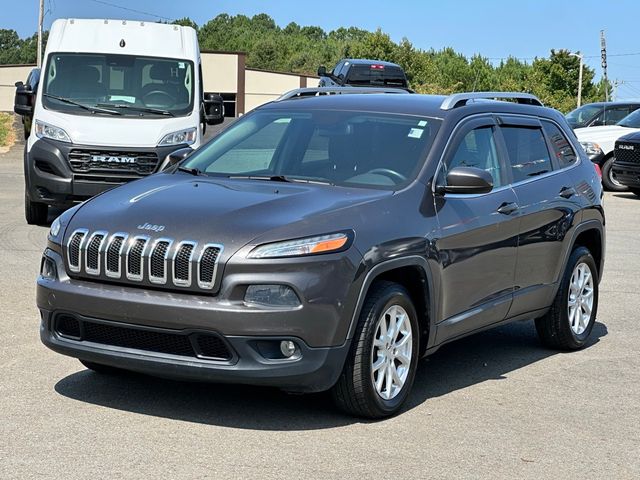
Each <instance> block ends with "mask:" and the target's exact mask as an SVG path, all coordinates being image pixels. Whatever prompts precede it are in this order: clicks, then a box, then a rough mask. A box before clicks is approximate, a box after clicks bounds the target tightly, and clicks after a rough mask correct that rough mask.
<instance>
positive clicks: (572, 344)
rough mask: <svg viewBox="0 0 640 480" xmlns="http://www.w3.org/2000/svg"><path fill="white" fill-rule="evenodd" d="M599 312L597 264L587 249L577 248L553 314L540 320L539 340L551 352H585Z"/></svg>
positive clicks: (551, 309)
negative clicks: (580, 349) (556, 349)
mask: <svg viewBox="0 0 640 480" xmlns="http://www.w3.org/2000/svg"><path fill="white" fill-rule="evenodd" d="M597 310H598V270H597V268H596V263H595V261H594V259H593V256H592V255H591V253H590V252H589V250H588V249H587V248H585V247H577V248H576V249H575V250H574V251H573V252H572V253H571V257H569V263H568V264H567V269H566V271H565V273H564V275H563V277H562V281H561V283H560V286H559V288H558V293H557V294H556V298H555V300H554V301H553V304H552V306H551V308H550V309H549V312H548V313H547V314H546V315H545V316H543V317H541V318H538V319H537V320H536V330H537V331H538V336H539V337H540V339H541V340H542V342H543V343H544V344H545V345H547V346H549V347H551V348H558V349H562V350H576V349H578V348H582V347H583V346H584V345H585V344H586V342H587V339H588V338H589V335H590V334H591V330H593V325H594V323H595V320H596V313H597Z"/></svg>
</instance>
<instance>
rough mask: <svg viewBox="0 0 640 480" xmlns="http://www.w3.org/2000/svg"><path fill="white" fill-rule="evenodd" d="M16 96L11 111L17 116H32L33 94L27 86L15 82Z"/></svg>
mask: <svg viewBox="0 0 640 480" xmlns="http://www.w3.org/2000/svg"><path fill="white" fill-rule="evenodd" d="M15 85H16V95H15V97H14V99H13V111H14V112H16V113H17V114H18V115H22V116H31V115H33V105H34V103H35V102H34V100H35V92H34V91H33V90H32V89H31V87H30V86H29V85H25V84H24V83H22V82H16V83H15Z"/></svg>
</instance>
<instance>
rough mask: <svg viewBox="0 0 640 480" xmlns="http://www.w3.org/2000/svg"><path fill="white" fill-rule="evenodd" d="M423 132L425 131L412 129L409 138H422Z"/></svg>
mask: <svg viewBox="0 0 640 480" xmlns="http://www.w3.org/2000/svg"><path fill="white" fill-rule="evenodd" d="M423 132H424V130H423V129H421V128H412V129H411V130H409V135H407V137H409V138H421V137H422V133H423Z"/></svg>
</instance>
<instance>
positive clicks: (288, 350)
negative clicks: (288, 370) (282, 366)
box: [280, 340, 296, 358]
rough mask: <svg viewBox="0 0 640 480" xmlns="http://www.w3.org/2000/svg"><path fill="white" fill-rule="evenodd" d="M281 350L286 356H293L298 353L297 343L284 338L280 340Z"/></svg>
mask: <svg viewBox="0 0 640 480" xmlns="http://www.w3.org/2000/svg"><path fill="white" fill-rule="evenodd" d="M280 351H281V352H282V355H283V356H284V357H285V358H291V357H293V354H294V353H296V344H295V343H293V342H292V341H291V340H282V341H281V342H280Z"/></svg>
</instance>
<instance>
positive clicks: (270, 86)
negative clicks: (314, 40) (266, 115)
mask: <svg viewBox="0 0 640 480" xmlns="http://www.w3.org/2000/svg"><path fill="white" fill-rule="evenodd" d="M201 59H202V77H203V80H204V90H205V92H211V93H220V94H221V95H222V96H223V98H224V99H225V112H226V115H227V116H231V117H234V116H238V115H242V114H244V113H246V112H248V111H249V110H252V109H254V108H255V107H257V106H258V105H262V104H263V103H266V102H269V101H271V100H274V99H276V98H278V96H280V95H281V94H283V93H284V92H288V91H289V90H293V89H294V88H300V87H317V86H318V80H319V79H318V78H317V77H312V76H306V75H299V74H297V73H284V72H271V71H266V70H256V69H253V68H247V67H246V66H245V64H246V54H245V53H242V52H212V51H202V52H201ZM34 67H35V65H0V111H12V110H13V97H14V94H15V86H14V85H15V83H16V82H17V81H20V80H22V81H24V80H25V79H26V78H27V75H28V74H29V72H30V71H31V69H32V68H34Z"/></svg>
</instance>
